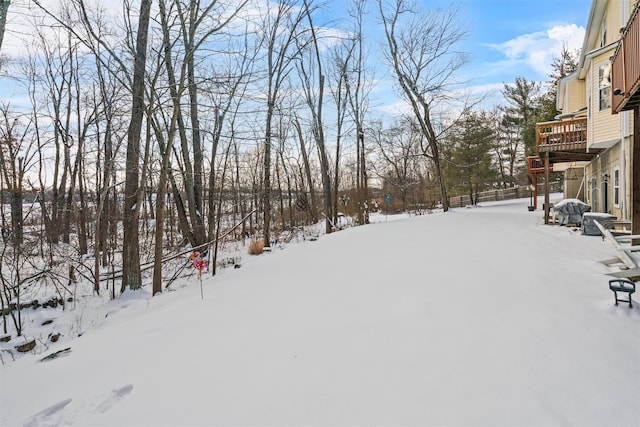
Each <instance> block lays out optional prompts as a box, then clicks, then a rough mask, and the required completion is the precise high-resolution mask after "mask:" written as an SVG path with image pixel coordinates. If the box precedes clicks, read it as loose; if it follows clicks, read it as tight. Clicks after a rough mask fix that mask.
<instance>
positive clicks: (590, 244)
mask: <svg viewBox="0 0 640 427" xmlns="http://www.w3.org/2000/svg"><path fill="white" fill-rule="evenodd" d="M528 202H529V200H528V199H526V200H517V201H510V202H502V203H495V204H485V205H484V206H482V207H475V208H467V209H454V210H452V211H450V212H448V213H446V214H433V215H424V216H414V217H411V218H405V219H402V220H396V221H391V219H392V217H389V221H386V222H381V223H378V224H372V225H368V226H364V227H357V228H350V229H347V230H344V231H341V232H338V233H334V234H331V235H327V236H322V237H321V238H320V239H319V240H318V241H315V242H307V243H304V244H297V245H294V244H290V245H287V246H286V247H285V248H284V249H283V250H275V251H274V252H273V253H267V254H263V255H260V256H257V257H248V256H245V257H244V260H243V265H242V268H240V269H231V270H227V271H225V272H223V273H222V274H219V275H217V276H215V277H213V278H211V277H210V276H208V275H207V276H205V277H206V278H205V279H204V300H202V299H201V298H200V287H199V282H198V280H197V278H195V276H193V278H192V279H190V280H189V281H188V282H184V283H182V284H181V285H180V286H178V285H174V289H175V290H174V291H172V292H165V293H164V294H162V295H161V296H157V297H153V298H151V297H150V295H149V293H148V291H145V290H143V291H139V292H127V293H125V295H123V296H122V297H121V298H119V299H117V300H115V301H111V302H109V303H108V304H107V305H104V306H99V307H94V308H89V307H88V306H84V307H83V308H77V309H75V310H70V311H67V312H62V311H60V309H57V310H53V309H47V310H49V311H48V312H47V313H48V315H49V316H50V317H51V318H52V319H54V321H56V322H67V323H69V325H68V328H74V325H73V322H76V323H77V326H75V327H77V328H84V329H86V331H85V333H84V334H83V335H82V336H81V337H79V338H75V339H70V338H69V337H66V339H65V337H63V338H61V340H60V341H59V342H58V343H55V344H52V345H51V347H50V348H49V351H48V353H53V352H55V351H58V350H62V349H65V348H68V347H71V350H70V352H68V353H66V354H65V355H64V356H61V357H59V358H56V359H53V360H50V361H45V362H42V361H40V360H41V359H42V357H43V356H44V355H45V354H39V355H26V356H24V357H22V358H21V359H20V360H17V361H15V362H9V363H6V364H5V365H3V366H1V367H0V375H1V385H0V389H1V390H0V425H2V426H14V425H25V426H34V427H35V426H66V425H78V426H123V425H129V426H142V425H148V426H183V425H192V426H195V425H245V426H246V425H422V426H425V425H449V426H460V425H484V426H507V425H508V426H514V425H531V426H534V425H535V426H541V425H544V426H555V425H563V426H564V425H575V426H586V425H591V426H605V425H609V426H611V425H616V426H621V425H640V404H639V402H640V303H637V306H636V307H634V308H633V309H629V308H628V306H627V305H625V304H621V305H620V306H618V307H616V306H614V299H613V294H612V293H611V291H609V289H608V279H609V277H608V276H606V275H605V273H606V272H607V267H605V266H604V265H602V264H600V263H598V261H599V260H603V259H606V258H611V257H612V255H613V252H612V249H611V248H609V247H608V246H606V245H605V244H604V243H603V242H602V239H601V238H600V237H597V236H596V237H593V236H583V235H581V233H580V230H576V229H573V228H567V227H559V226H546V225H544V224H543V220H542V212H541V211H540V210H538V211H536V212H528V211H527V208H526V206H527V205H528V204H529V203H528ZM383 221H384V217H383Z"/></svg>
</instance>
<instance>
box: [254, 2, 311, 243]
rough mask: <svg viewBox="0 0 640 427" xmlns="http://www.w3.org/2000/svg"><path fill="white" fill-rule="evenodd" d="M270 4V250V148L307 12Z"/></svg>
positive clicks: (266, 197) (266, 218)
mask: <svg viewBox="0 0 640 427" xmlns="http://www.w3.org/2000/svg"><path fill="white" fill-rule="evenodd" d="M272 7H274V6H273V5H272V4H271V3H269V8H268V10H267V11H266V12H265V14H264V22H263V25H262V26H263V32H264V36H265V40H264V43H265V48H266V61H267V69H266V79H267V82H266V94H265V96H266V101H267V108H266V112H265V136H264V144H262V145H263V148H264V150H263V151H264V153H263V176H262V212H263V216H262V218H263V221H262V222H263V224H262V226H263V240H264V245H265V247H270V246H271V148H272V138H273V129H274V127H275V126H274V124H273V122H274V115H275V113H276V105H277V104H278V102H279V99H280V96H281V92H282V90H283V84H284V82H285V80H286V78H287V76H288V75H289V73H290V71H291V69H292V65H293V63H292V61H293V60H294V59H295V57H296V53H297V52H296V50H297V49H296V43H295V42H296V37H297V36H298V34H297V32H298V27H299V26H300V23H301V22H302V20H303V19H304V18H305V16H306V15H305V11H304V8H297V7H296V3H295V2H294V1H293V0H286V1H282V2H280V3H278V4H277V5H275V8H276V10H275V11H274V10H272V9H271V8H272Z"/></svg>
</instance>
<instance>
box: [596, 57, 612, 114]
mask: <svg viewBox="0 0 640 427" xmlns="http://www.w3.org/2000/svg"><path fill="white" fill-rule="evenodd" d="M598 93H599V96H600V111H602V110H606V109H607V108H611V64H610V63H607V64H603V65H601V66H600V68H598Z"/></svg>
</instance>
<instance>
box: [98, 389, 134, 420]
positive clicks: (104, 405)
mask: <svg viewBox="0 0 640 427" xmlns="http://www.w3.org/2000/svg"><path fill="white" fill-rule="evenodd" d="M132 390H133V385H132V384H127V385H126V386H124V387H120V388H118V389H115V390H112V391H111V393H109V395H108V396H107V398H106V399H104V400H103V401H102V402H101V403H100V404H98V406H97V407H96V410H97V411H99V412H101V413H104V412H107V411H108V410H109V409H111V408H112V407H113V405H115V404H116V403H118V402H119V401H120V400H122V399H124V398H125V397H127V395H128V394H129V393H131V391H132Z"/></svg>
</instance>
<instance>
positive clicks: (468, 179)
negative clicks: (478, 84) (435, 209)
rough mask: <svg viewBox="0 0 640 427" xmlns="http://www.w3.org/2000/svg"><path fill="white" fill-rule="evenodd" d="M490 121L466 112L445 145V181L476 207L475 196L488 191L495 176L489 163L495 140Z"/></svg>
mask: <svg viewBox="0 0 640 427" xmlns="http://www.w3.org/2000/svg"><path fill="white" fill-rule="evenodd" d="M493 124H494V123H493V119H492V118H491V116H490V115H488V114H487V113H486V112H469V113H467V114H465V115H464V116H463V117H462V118H461V119H460V120H459V121H458V126H456V132H455V133H452V135H451V136H450V137H449V141H448V143H447V146H446V147H447V150H446V151H447V152H446V155H447V157H448V159H447V167H446V170H447V178H448V179H449V181H450V188H451V189H452V190H457V191H459V192H460V193H463V192H466V194H468V195H469V197H470V200H471V204H476V203H477V201H476V200H475V197H474V196H475V195H476V194H477V193H479V192H480V191H484V190H485V189H487V188H491V187H492V186H493V183H494V182H495V180H496V177H497V171H496V170H495V167H494V165H493V161H492V155H491V154H492V153H491V151H492V148H493V141H494V139H495V132H494V130H493Z"/></svg>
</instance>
